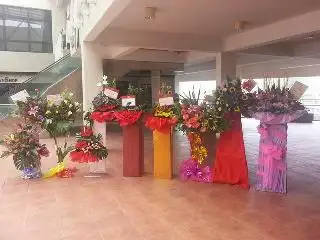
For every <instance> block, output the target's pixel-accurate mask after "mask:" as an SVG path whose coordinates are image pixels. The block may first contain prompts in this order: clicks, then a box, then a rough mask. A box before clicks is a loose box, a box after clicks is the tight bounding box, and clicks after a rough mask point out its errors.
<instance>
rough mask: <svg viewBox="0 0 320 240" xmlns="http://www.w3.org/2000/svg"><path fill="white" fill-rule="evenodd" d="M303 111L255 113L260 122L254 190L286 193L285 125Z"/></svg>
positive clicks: (286, 127)
mask: <svg viewBox="0 0 320 240" xmlns="http://www.w3.org/2000/svg"><path fill="white" fill-rule="evenodd" d="M304 113H305V111H297V112H295V113H292V114H280V115H275V114H272V113H263V112H261V113H255V114H254V115H253V117H254V118H255V119H258V120H260V125H259V126H258V132H259V133H260V146H259V158H258V168H257V180H256V190H259V191H266V192H276V193H286V192H287V163H286V155H287V129H288V125H287V123H289V122H291V121H294V120H295V119H297V118H299V117H301V116H302V115H303V114H304Z"/></svg>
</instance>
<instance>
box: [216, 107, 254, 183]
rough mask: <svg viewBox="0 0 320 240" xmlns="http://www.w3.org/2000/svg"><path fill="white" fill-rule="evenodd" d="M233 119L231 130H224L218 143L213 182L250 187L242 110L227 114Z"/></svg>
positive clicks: (227, 116)
mask: <svg viewBox="0 0 320 240" xmlns="http://www.w3.org/2000/svg"><path fill="white" fill-rule="evenodd" d="M226 118H227V119H229V120H230V121H231V127H230V129H229V130H227V131H225V132H223V133H222V134H221V136H220V139H219V140H218V143H217V150H216V159H215V162H214V166H213V182H214V183H227V184H235V185H240V186H241V187H243V188H246V189H248V188H249V179H248V166H247V160H246V154H245V148H244V142H243V133H242V125H241V114H240V112H231V113H228V114H226Z"/></svg>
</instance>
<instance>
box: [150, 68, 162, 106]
mask: <svg viewBox="0 0 320 240" xmlns="http://www.w3.org/2000/svg"><path fill="white" fill-rule="evenodd" d="M160 87H161V72H160V70H154V71H151V90H152V104H154V103H156V102H158V100H159V96H158V95H159V90H160Z"/></svg>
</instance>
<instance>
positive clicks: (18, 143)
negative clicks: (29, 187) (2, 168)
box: [0, 124, 49, 179]
mask: <svg viewBox="0 0 320 240" xmlns="http://www.w3.org/2000/svg"><path fill="white" fill-rule="evenodd" d="M1 143H2V144H3V145H4V147H5V148H6V151H3V152H2V153H1V156H0V157H1V158H4V157H8V156H10V155H13V163H14V165H15V167H16V169H18V170H20V171H22V174H23V178H28V179H29V178H39V177H41V170H40V167H41V158H42V157H48V156H49V151H48V149H47V147H46V145H45V144H40V142H39V131H38V130H37V129H36V127H35V126H33V125H30V124H25V125H22V124H19V125H18V128H17V129H16V130H15V131H14V132H13V133H12V134H10V135H8V136H6V137H5V138H4V140H3V141H2V142H1Z"/></svg>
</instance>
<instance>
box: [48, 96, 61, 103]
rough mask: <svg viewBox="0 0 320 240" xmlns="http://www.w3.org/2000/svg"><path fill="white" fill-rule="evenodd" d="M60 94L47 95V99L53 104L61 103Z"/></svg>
mask: <svg viewBox="0 0 320 240" xmlns="http://www.w3.org/2000/svg"><path fill="white" fill-rule="evenodd" d="M62 100H63V98H62V96H61V95H60V94H55V95H48V96H47V101H48V102H49V103H51V104H53V105H60V104H61V103H62Z"/></svg>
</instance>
